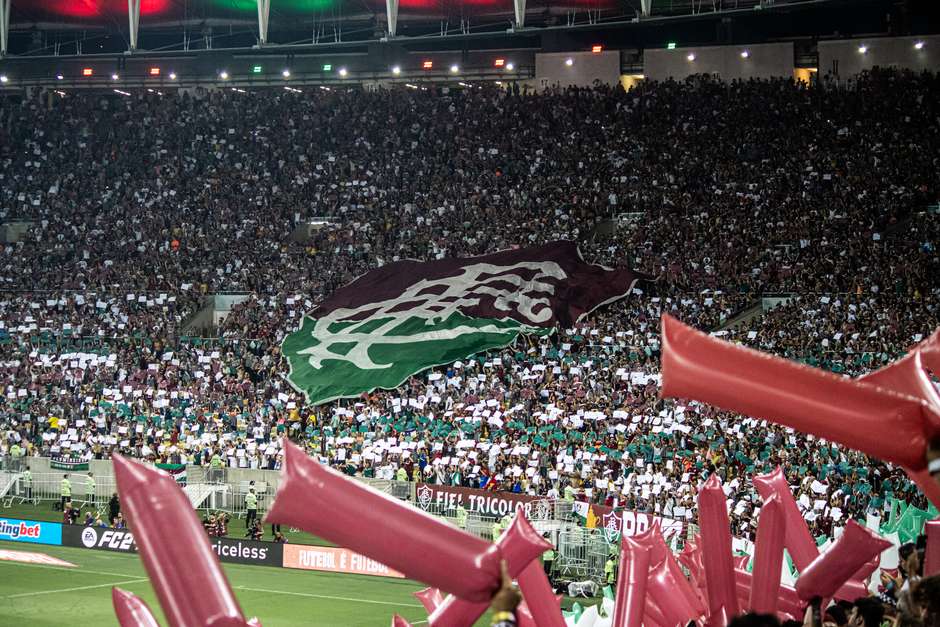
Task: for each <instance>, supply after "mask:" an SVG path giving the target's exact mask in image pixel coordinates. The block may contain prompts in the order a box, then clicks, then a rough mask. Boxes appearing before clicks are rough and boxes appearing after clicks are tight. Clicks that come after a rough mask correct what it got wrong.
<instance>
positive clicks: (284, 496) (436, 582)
mask: <svg viewBox="0 0 940 627" xmlns="http://www.w3.org/2000/svg"><path fill="white" fill-rule="evenodd" d="M265 521H266V522H270V523H280V524H284V525H290V526H292V527H298V528H300V529H303V530H305V531H308V532H310V533H312V534H315V535H318V536H320V537H322V538H325V539H326V540H329V541H330V542H333V543H335V544H338V545H340V546H342V547H345V548H348V549H350V550H352V551H355V552H357V553H361V554H362V555H366V556H368V557H370V558H372V559H374V560H376V561H378V562H381V563H382V564H384V565H386V566H388V567H389V568H393V569H395V570H397V571H398V572H400V573H402V574H404V575H405V576H406V577H409V578H411V579H416V580H418V581H422V582H424V583H426V584H428V585H431V586H434V587H436V588H439V589H440V590H442V591H444V592H448V593H450V594H454V595H456V596H458V597H460V598H462V599H466V600H468V601H476V602H483V601H488V600H489V599H490V597H492V595H493V593H495V592H496V590H497V589H498V588H499V585H500V566H499V564H500V560H501V554H500V550H499V547H497V546H496V545H495V544H493V543H492V542H487V541H486V540H482V539H480V538H477V537H475V536H472V535H470V534H469V533H466V532H464V531H461V530H460V529H457V528H456V527H452V526H451V525H448V524H447V523H445V522H442V521H440V520H438V519H436V518H434V517H433V516H431V515H429V514H426V513H424V512H420V511H418V510H416V509H414V508H413V507H410V506H408V505H404V504H403V503H401V502H399V501H398V500H396V499H394V498H392V497H390V496H388V495H386V494H383V493H381V492H378V491H376V490H373V489H372V488H369V487H367V486H365V485H363V484H361V483H359V482H357V481H354V480H352V479H347V478H346V477H344V476H343V475H341V474H340V473H338V472H336V471H335V470H333V469H331V468H327V467H326V466H324V465H322V464H320V463H318V462H317V461H315V460H313V459H311V458H310V457H308V456H307V455H306V454H305V453H304V452H303V451H302V450H301V449H300V448H298V447H297V446H296V445H294V444H291V443H290V442H287V443H286V444H285V459H284V470H283V472H282V479H281V485H280V486H279V487H278V490H277V495H276V497H275V499H274V503H273V504H272V506H271V510H270V511H269V512H268V514H267V516H265Z"/></svg>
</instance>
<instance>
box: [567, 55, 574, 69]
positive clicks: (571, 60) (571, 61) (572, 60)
mask: <svg viewBox="0 0 940 627" xmlns="http://www.w3.org/2000/svg"><path fill="white" fill-rule="evenodd" d="M565 65H567V66H568V67H571V66H572V65H574V59H572V58H571V57H568V58H567V59H565Z"/></svg>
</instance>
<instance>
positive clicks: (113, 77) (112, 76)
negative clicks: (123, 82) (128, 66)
mask: <svg viewBox="0 0 940 627" xmlns="http://www.w3.org/2000/svg"><path fill="white" fill-rule="evenodd" d="M119 78H121V77H120V76H119V75H118V73H117V72H115V73H114V74H112V75H111V80H112V81H116V80H117V79H119Z"/></svg>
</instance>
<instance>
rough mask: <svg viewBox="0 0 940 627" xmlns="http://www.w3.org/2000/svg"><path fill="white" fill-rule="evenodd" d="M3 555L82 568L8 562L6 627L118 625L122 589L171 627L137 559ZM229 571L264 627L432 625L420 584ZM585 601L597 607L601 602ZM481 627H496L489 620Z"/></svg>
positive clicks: (53, 515) (239, 531) (237, 531)
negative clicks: (117, 593) (116, 594)
mask: <svg viewBox="0 0 940 627" xmlns="http://www.w3.org/2000/svg"><path fill="white" fill-rule="evenodd" d="M0 515H2V516H4V517H10V518H23V519H27V520H51V521H60V520H61V516H62V515H61V513H60V512H56V511H53V510H52V508H51V506H50V505H48V504H45V505H41V506H38V507H37V506H33V505H28V504H24V505H17V506H14V507H10V508H3V509H0ZM267 531H268V530H267V528H265V532H266V534H267ZM287 536H288V538H289V539H290V541H291V542H293V543H295V544H296V543H300V544H327V543H326V542H323V541H322V540H320V539H318V538H315V537H313V536H310V535H308V534H305V533H288V534H287ZM229 537H232V538H241V537H244V521H240V520H233V521H232V524H230V526H229ZM266 539H267V538H266ZM0 549H3V550H13V551H28V552H37V553H44V554H46V555H50V556H52V557H57V558H59V559H62V560H65V561H67V562H70V563H72V564H75V566H76V567H75V568H69V567H57V566H46V565H39V564H23V563H18V562H11V561H0V625H29V626H30V627H34V626H35V627H39V626H50V627H52V626H57V627H58V626H60V625H66V624H68V625H75V626H76V627H84V626H86V625H95V626H97V625H117V619H116V618H115V617H114V609H113V607H112V605H111V588H112V587H114V586H117V587H120V588H124V589H126V590H129V591H130V592H133V593H134V594H136V595H137V596H139V597H141V598H142V599H144V600H145V601H146V602H147V605H149V606H150V609H151V610H153V611H154V612H155V613H156V615H157V620H158V621H159V622H160V624H161V625H166V622H165V621H164V619H163V614H162V612H161V611H160V604H159V603H158V602H157V597H156V595H155V594H154V592H153V589H152V588H151V587H150V582H149V581H148V580H147V574H146V572H145V571H144V567H143V564H142V563H141V561H140V557H139V556H138V555H136V554H130V555H125V554H122V553H117V552H110V551H91V550H87V549H78V548H70V547H61V546H49V545H44V544H31V543H25V542H6V541H0ZM222 568H223V569H224V570H225V573H226V575H227V576H228V580H229V583H230V584H231V586H232V588H233V589H234V591H235V595H236V597H238V601H239V603H240V604H241V607H242V610H243V611H244V613H245V616H246V617H249V618H250V617H252V616H257V617H258V618H259V619H261V622H262V624H263V625H264V627H280V626H281V625H309V626H317V625H321V626H324V627H326V626H329V627H346V626H348V627H373V626H374V627H379V626H383V627H384V626H387V625H390V624H391V620H392V615H393V614H395V613H398V614H399V615H401V616H403V617H404V618H405V619H407V620H408V621H409V622H411V624H413V625H427V612H426V611H425V610H424V608H423V607H422V606H421V605H420V604H419V603H418V600H417V599H415V597H414V596H413V593H414V592H416V591H418V590H421V589H422V588H424V587H425V586H424V585H422V584H420V583H418V582H415V581H407V580H402V579H388V578H383V577H367V576H363V575H347V574H336V573H321V572H315V571H304V570H292V569H287V568H272V567H267V566H244V565H240V564H223V565H222ZM579 602H580V603H581V605H592V604H594V603H597V602H598V599H579ZM571 603H572V599H570V598H567V597H566V598H565V599H564V600H563V602H562V606H563V607H565V608H568V607H570V605H571ZM476 624H477V625H489V621H488V618H487V617H486V616H484V617H483V618H481V619H480V620H479V621H477V623H476Z"/></svg>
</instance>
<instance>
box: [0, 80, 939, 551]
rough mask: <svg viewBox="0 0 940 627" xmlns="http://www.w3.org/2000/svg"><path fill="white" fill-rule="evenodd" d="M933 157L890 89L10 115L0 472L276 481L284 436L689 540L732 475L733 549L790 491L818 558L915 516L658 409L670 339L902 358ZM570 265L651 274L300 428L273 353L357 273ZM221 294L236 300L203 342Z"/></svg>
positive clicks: (0, 313)
mask: <svg viewBox="0 0 940 627" xmlns="http://www.w3.org/2000/svg"><path fill="white" fill-rule="evenodd" d="M938 148H940V79H938V77H937V76H936V75H934V74H915V73H911V72H909V71H903V70H873V71H870V72H865V73H863V74H861V75H859V76H858V77H856V78H854V79H852V80H850V81H848V82H846V81H841V82H840V83H839V84H838V85H837V84H836V83H835V82H834V81H829V80H828V79H826V78H825V77H823V78H821V79H820V81H819V82H818V83H817V84H815V85H813V86H808V85H806V84H804V83H801V82H797V81H793V80H781V79H771V80H748V81H736V82H731V83H728V82H720V81H717V80H714V79H711V78H709V77H707V76H704V75H702V76H696V77H693V78H691V79H688V80H684V81H681V82H679V81H665V82H656V81H645V82H642V83H640V84H639V85H638V86H635V87H633V88H632V89H631V90H629V91H624V90H622V89H620V88H619V87H618V88H616V89H615V88H608V87H595V88H568V89H560V88H559V89H553V90H547V91H544V92H539V93H532V92H529V91H528V90H522V91H520V90H518V89H515V90H513V89H510V90H504V89H498V88H495V87H488V86H480V87H474V88H470V89H453V88H451V89H442V88H430V89H427V90H410V89H393V90H383V91H379V92H374V93H366V92H362V91H360V90H358V89H348V90H346V89H332V90H325V89H324V90H311V91H307V92H305V93H293V92H287V91H263V90H261V91H251V92H247V93H243V92H241V91H235V90H232V91H212V92H204V91H202V90H195V91H192V92H189V93H186V94H181V95H175V96H171V95H157V94H155V93H152V94H141V95H140V96H135V97H127V98H125V97H122V96H119V95H113V96H102V95H101V94H88V95H83V94H80V93H75V94H70V95H69V96H68V97H67V98H59V97H55V96H53V97H51V98H50V99H48V100H46V99H45V98H43V99H38V98H32V99H31V98H24V99H22V101H20V102H15V101H13V100H2V101H0V164H2V167H0V181H2V185H0V210H2V215H3V218H4V220H5V221H6V222H11V221H19V222H25V223H28V231H27V232H26V233H25V235H24V236H23V237H22V239H20V240H19V241H17V242H15V243H7V244H5V245H4V248H3V254H2V262H0V287H2V289H3V293H2V295H0V352H2V357H0V367H2V368H0V377H2V382H3V389H4V394H3V396H2V400H0V428H2V431H3V441H2V443H0V453H2V454H3V455H10V456H12V457H13V458H17V457H20V456H27V457H28V456H33V455H42V456H53V457H72V458H82V459H107V458H109V457H110V456H111V455H112V454H114V453H117V452H119V453H121V454H124V455H129V456H132V457H137V458H141V459H145V460H149V461H153V462H160V463H172V464H181V463H188V464H197V465H209V464H210V462H212V460H213V458H217V461H216V462H215V463H219V462H221V463H222V464H223V465H227V466H231V467H239V468H264V469H278V468H280V467H281V463H282V461H283V446H284V443H285V441H287V440H291V441H293V442H295V443H300V444H303V445H304V446H305V447H306V448H307V449H308V451H309V452H310V453H311V454H313V455H317V456H320V458H321V459H325V460H329V463H331V464H332V465H333V466H335V467H337V468H339V469H341V470H342V471H343V472H345V473H347V474H349V475H356V476H363V477H377V478H386V479H397V480H404V481H421V482H426V483H437V484H448V485H461V486H471V487H477V488H484V489H492V490H502V491H512V492H519V493H524V494H531V495H547V496H554V497H556V498H558V497H566V498H574V499H576V500H580V501H587V502H590V503H600V504H606V505H608V506H610V505H614V504H616V505H619V506H625V507H627V508H629V509H633V510H636V511H640V512H649V513H656V514H658V515H661V516H665V517H667V518H672V519H678V520H688V521H690V522H694V521H695V519H696V499H695V494H696V491H697V486H698V485H699V484H700V479H701V478H703V477H704V476H706V475H709V474H712V473H715V472H717V474H718V475H719V476H720V478H721V479H722V480H723V481H724V482H725V484H726V485H727V486H730V488H731V494H730V495H729V498H731V499H733V503H734V505H733V507H732V510H731V515H732V523H733V531H734V534H735V535H736V536H737V537H744V538H750V539H753V537H754V532H755V529H756V521H755V520H754V518H753V516H752V514H753V512H754V510H755V508H758V507H759V506H760V499H759V497H758V495H757V493H756V492H755V490H754V488H753V487H752V486H751V483H750V481H749V477H750V476H751V475H753V474H755V473H762V472H767V471H770V470H772V469H773V468H774V467H776V466H778V465H782V466H783V467H784V468H785V469H786V471H787V473H788V476H789V479H790V483H791V484H793V485H798V486H799V487H798V490H797V493H796V497H797V500H798V502H799V503H800V506H801V508H802V509H803V510H804V513H805V516H806V519H807V521H808V523H809V525H810V528H811V530H812V532H813V535H814V536H817V535H826V536H831V535H832V534H833V528H834V527H839V528H841V527H843V526H844V525H845V522H846V520H848V519H852V518H854V519H857V520H860V521H865V517H866V512H869V511H881V510H883V508H884V507H885V505H886V503H887V502H889V501H893V500H900V501H902V502H906V503H910V504H911V505H915V506H917V507H919V508H921V509H927V507H928V504H927V501H926V499H925V498H924V496H923V495H922V494H920V493H919V492H918V491H917V489H916V487H915V486H914V485H913V484H912V483H911V482H910V481H909V480H908V479H907V477H906V476H905V474H904V472H903V471H902V470H901V469H900V468H897V467H894V466H891V465H887V464H885V463H883V462H881V461H879V460H877V459H872V458H869V457H867V456H865V455H863V454H861V453H858V452H855V451H852V450H849V449H846V448H844V447H840V446H837V445H835V444H832V443H830V442H827V441H825V440H821V439H819V438H814V437H812V436H807V435H805V434H802V433H798V432H794V431H792V430H788V429H785V428H783V427H779V426H775V425H773V424H772V423H767V422H765V421H761V420H756V419H752V418H747V417H742V416H740V415H735V414H731V413H728V412H723V411H719V410H717V409H715V408H713V407H711V406H708V405H704V404H700V403H696V402H689V401H671V400H662V399H661V398H660V396H659V387H658V383H659V351H660V338H659V320H660V315H661V314H663V313H669V314H671V315H673V316H675V317H677V318H679V319H680V320H682V321H684V322H686V323H688V324H691V325H693V326H695V327H697V328H699V329H701V330H704V331H707V332H710V333H711V334H713V335H715V336H718V337H722V338H724V339H731V340H734V341H736V342H740V343H742V344H745V345H747V346H751V347H755V348H759V349H761V350H764V351H768V352H771V353H774V354H777V355H781V356H785V357H787V358H790V359H793V360H797V361H801V362H804V363H807V364H811V365H813V366H818V367H821V368H825V369H827V370H831V371H833V372H836V373H840V374H845V375H852V376H856V375H860V374H863V373H866V372H869V371H872V370H874V369H877V368H878V367H880V366H882V365H884V364H886V363H888V362H890V361H892V360H894V359H896V358H897V357H899V356H901V355H902V354H904V352H905V351H906V350H907V349H909V348H910V347H911V346H912V345H913V344H915V343H917V342H918V341H920V340H921V339H923V338H925V337H927V336H928V335H929V334H930V333H931V332H932V331H933V330H934V329H935V328H937V326H938V320H940V315H938V314H940V311H938V307H940V283H938V277H940V263H938V256H937V250H936V245H937V242H938V241H940V215H938V212H937V208H936V205H937V202H938V189H937V175H936V172H937V167H938V161H937V159H938V157H937V155H938V154H940V153H938ZM313 217H316V218H317V219H318V220H320V221H321V223H322V224H321V227H322V228H319V229H316V230H313V231H311V234H310V237H309V238H304V239H300V240H299V241H296V240H293V239H291V237H290V235H291V233H293V232H294V230H295V229H296V228H297V227H298V226H299V225H301V224H303V223H305V222H308V221H309V220H310V219H311V218H313ZM556 240H573V241H576V242H577V243H578V246H579V247H580V250H581V253H582V255H583V258H584V259H585V260H586V261H588V262H592V263H598V264H603V265H605V266H609V267H616V268H629V269H632V270H633V271H635V272H637V273H639V274H640V275H641V277H642V279H641V280H640V281H639V282H638V283H637V284H636V285H635V287H634V289H633V290H632V293H631V294H630V295H629V296H627V297H626V298H624V299H622V300H620V301H618V302H616V303H614V304H611V305H609V306H606V307H602V308H600V309H598V310H596V311H595V312H593V313H591V314H590V315H588V316H586V317H585V318H583V319H582V320H581V321H580V322H578V323H577V324H576V325H574V326H573V327H572V328H566V329H559V331H558V332H557V333H554V334H551V335H541V336H537V335H527V336H520V338H518V339H517V340H516V341H515V342H513V343H512V344H511V345H510V346H507V347H506V348H504V349H501V350H493V351H490V352H487V353H485V354H480V355H477V356H474V357H471V358H469V359H464V360H460V361H457V362H454V363H450V364H448V365H445V366H440V367H435V368H432V369H431V370H429V371H426V372H422V373H420V374H417V375H415V376H413V377H411V378H409V379H408V380H407V381H406V382H405V383H403V384H402V385H400V386H398V387H397V388H394V389H389V390H384V389H377V390H375V391H373V392H369V393H363V394H361V395H360V396H359V397H356V398H349V399H340V400H334V401H331V402H329V403H326V404H321V405H316V406H314V405H312V404H308V403H307V402H306V401H305V398H304V396H303V395H302V394H301V393H299V392H298V391H296V390H295V389H294V388H293V387H292V386H291V385H290V384H289V383H288V381H287V380H286V378H285V372H286V371H287V366H286V363H285V360H284V358H283V356H282V354H281V350H280V347H281V342H282V341H283V339H284V338H285V337H286V336H287V335H288V334H289V333H291V332H292V331H294V330H295V329H296V328H297V327H298V326H299V324H300V323H301V319H302V317H303V314H304V313H305V312H307V311H310V310H311V309H313V308H315V307H316V306H317V305H318V304H319V303H320V302H322V301H323V299H324V298H325V297H328V296H329V295H330V294H331V293H332V292H333V291H334V290H336V289H337V288H339V287H340V286H343V285H345V284H347V283H349V282H350V281H352V280H353V279H355V278H356V277H358V276H360V275H362V274H363V273H365V272H367V271H369V270H370V269H374V268H377V267H381V266H383V265H385V264H388V263H390V262H393V261H397V260H401V259H417V260H435V259H445V258H453V257H467V256H473V255H481V254H485V253H491V252H495V251H499V250H505V249H512V248H519V247H525V246H530V245H536V244H541V243H545V242H551V241H556ZM213 294H236V295H240V298H239V299H238V300H239V301H240V302H239V304H237V305H235V306H234V307H233V309H232V311H231V313H230V314H229V315H227V316H226V317H225V318H224V319H223V320H222V321H221V322H220V323H219V324H218V325H213V324H208V325H201V324H193V321H194V320H196V319H197V317H196V314H197V313H198V312H199V311H200V310H201V309H203V307H204V306H205V303H206V298H207V297H208V296H209V295H213ZM488 410H492V412H491V411H488ZM482 411H486V412H487V413H486V417H483V416H481V413H482ZM494 413H495V415H497V417H496V418H495V419H493V416H494ZM500 416H501V417H500ZM475 451H479V453H477V452H475ZM533 452H537V453H539V455H537V456H536V455H530V453H533ZM530 459H533V460H535V461H534V463H533V462H530V461H529V460H530Z"/></svg>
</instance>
